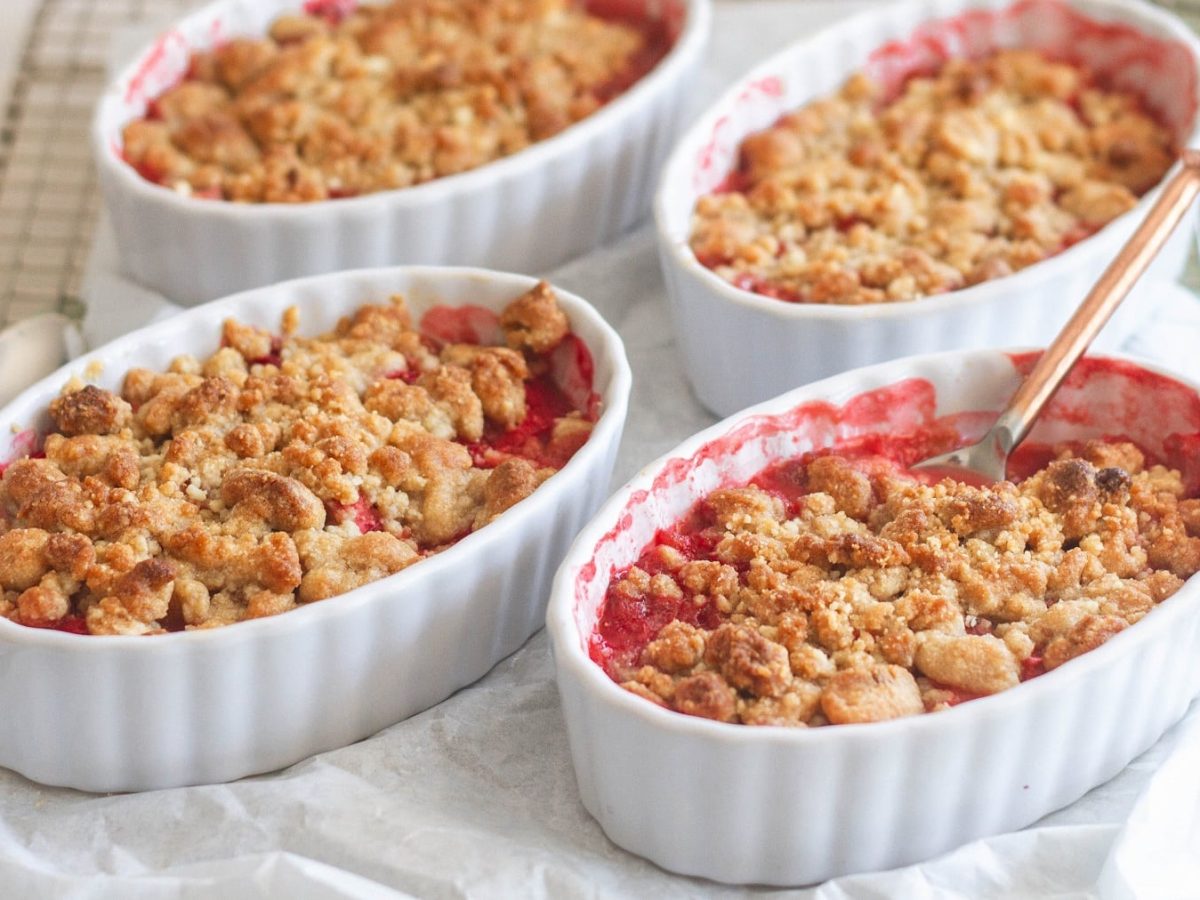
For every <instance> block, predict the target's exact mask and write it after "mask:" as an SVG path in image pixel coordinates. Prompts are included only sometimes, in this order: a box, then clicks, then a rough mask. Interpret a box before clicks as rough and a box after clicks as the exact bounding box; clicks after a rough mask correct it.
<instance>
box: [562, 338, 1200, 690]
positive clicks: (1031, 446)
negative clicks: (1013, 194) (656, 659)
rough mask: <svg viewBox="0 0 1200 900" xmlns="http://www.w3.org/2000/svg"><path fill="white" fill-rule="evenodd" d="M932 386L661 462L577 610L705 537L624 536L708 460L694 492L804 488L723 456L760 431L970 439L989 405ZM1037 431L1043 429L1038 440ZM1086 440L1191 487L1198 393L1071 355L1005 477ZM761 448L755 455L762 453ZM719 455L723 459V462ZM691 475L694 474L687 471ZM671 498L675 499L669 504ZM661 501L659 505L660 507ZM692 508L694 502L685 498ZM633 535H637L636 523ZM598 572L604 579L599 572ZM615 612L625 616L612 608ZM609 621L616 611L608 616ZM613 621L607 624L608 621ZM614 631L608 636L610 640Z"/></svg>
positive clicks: (1029, 356)
mask: <svg viewBox="0 0 1200 900" xmlns="http://www.w3.org/2000/svg"><path fill="white" fill-rule="evenodd" d="M1037 356H1038V354H1037V353H1024V354H1012V355H1010V359H1011V360H1012V363H1013V367H1014V369H1015V370H1016V371H1017V372H1018V373H1020V374H1025V373H1027V372H1028V370H1029V369H1030V368H1031V367H1032V365H1033V362H1034V361H1035V360H1036V359H1037ZM936 410H937V396H936V391H935V389H934V387H933V385H932V384H931V383H930V382H928V381H926V380H924V379H919V378H912V379H907V380H905V381H901V382H897V383H896V384H893V385H889V386H887V387H883V388H877V389H874V390H871V391H865V392H863V393H861V394H859V395H857V396H855V397H852V398H851V399H850V400H848V401H847V402H846V403H845V404H843V405H841V406H837V405H835V404H831V403H828V402H825V401H810V402H808V403H804V404H801V405H800V406H797V407H795V408H794V409H791V410H788V411H787V412H784V413H779V414H775V415H770V416H756V417H753V418H750V419H748V420H746V421H745V422H743V423H742V424H741V425H739V426H737V427H735V428H734V429H732V430H731V431H729V432H728V433H726V434H725V435H722V436H721V437H719V438H717V439H715V440H713V441H710V442H709V443H707V444H705V445H704V446H702V447H701V448H700V449H699V450H698V451H697V452H696V453H695V454H693V455H692V456H691V457H689V458H686V459H685V458H676V459H672V460H670V461H668V462H667V463H666V464H665V465H664V466H663V468H662V470H661V471H660V472H659V473H658V474H657V475H656V476H655V478H654V480H653V481H652V483H651V485H650V487H649V489H648V490H640V491H636V492H634V493H633V494H632V495H631V496H630V498H629V500H628V501H627V503H626V506H625V510H624V511H623V512H622V514H621V515H620V516H619V518H618V521H617V523H616V524H615V525H614V526H613V527H612V528H611V529H610V530H609V531H608V532H607V533H605V534H604V535H603V536H602V537H601V538H600V539H599V540H598V541H597V542H596V544H595V547H594V550H593V559H592V560H591V561H590V562H589V563H588V564H587V565H585V566H583V567H582V568H581V569H580V572H579V575H578V577H577V578H576V583H575V601H576V616H577V617H578V616H580V615H581V611H582V610H585V609H587V607H588V601H589V598H591V597H593V596H595V595H596V592H597V591H602V590H603V589H604V586H605V585H606V584H607V581H611V579H612V578H613V576H614V574H615V573H616V572H618V571H620V570H623V569H624V568H626V567H627V566H628V565H630V564H631V563H633V562H634V561H635V560H636V559H637V558H638V557H640V556H642V555H643V554H644V553H645V552H646V551H647V550H649V549H651V548H652V547H654V546H658V545H660V544H664V543H666V544H670V545H671V546H675V547H676V548H677V549H680V550H681V551H682V552H685V553H686V552H687V550H686V549H685V548H687V547H689V546H691V544H690V543H689V542H692V543H694V542H695V541H697V540H705V539H710V537H709V538H706V537H705V536H704V535H703V534H690V533H689V532H688V528H687V523H688V514H684V515H683V516H673V517H672V522H671V523H663V524H664V525H666V527H662V526H661V525H660V526H659V527H658V528H656V529H655V531H654V533H653V536H652V537H651V539H650V541H649V542H648V543H646V544H645V545H642V546H635V545H634V544H633V542H632V541H631V540H630V538H629V534H630V533H631V532H634V530H635V528H636V527H637V526H638V525H643V526H644V525H645V524H649V523H653V522H656V521H661V515H662V514H663V512H659V513H658V515H657V516H656V506H658V505H659V504H664V505H665V504H666V503H668V502H671V501H668V500H667V499H666V498H667V496H668V495H669V494H671V493H672V492H673V491H675V490H677V489H678V488H679V487H680V486H681V485H686V483H687V482H688V481H689V480H691V479H693V477H694V476H695V475H697V473H699V472H701V471H702V470H703V469H705V467H710V466H714V465H715V466H716V467H717V476H718V477H717V478H716V479H715V481H716V482H717V483H713V480H714V479H713V478H712V477H711V474H707V475H706V476H705V478H704V483H705V484H707V485H711V486H710V487H706V488H705V489H704V491H703V494H705V495H706V494H707V493H708V492H709V491H711V490H715V489H716V488H717V487H725V486H730V485H733V484H744V483H747V482H748V481H753V482H754V483H756V484H759V485H760V486H762V487H763V488H764V489H766V490H769V491H771V492H772V493H775V494H776V495H777V496H780V497H781V498H782V499H784V500H785V502H787V503H788V504H789V505H790V504H791V503H794V501H795V499H796V498H798V497H799V496H801V495H802V494H803V493H804V486H803V485H802V484H800V483H798V482H797V481H796V480H795V479H792V478H789V476H788V471H787V470H788V468H789V467H790V464H789V463H788V462H781V463H777V464H774V465H767V466H764V467H763V468H762V469H760V471H759V472H758V473H757V474H755V475H754V477H753V478H746V477H745V476H741V477H738V476H736V474H735V469H734V467H733V466H732V465H729V464H728V462H729V460H731V459H732V458H733V457H734V456H735V455H736V454H737V453H738V452H739V451H740V450H742V448H744V447H746V446H748V445H751V444H756V443H757V444H759V445H760V447H762V448H763V451H765V450H766V448H767V447H768V446H769V443H768V442H769V440H770V439H772V438H775V437H776V436H780V435H782V436H785V437H788V438H790V439H791V441H792V442H793V443H794V444H795V445H797V446H800V447H803V446H805V445H808V446H809V447H811V449H810V450H807V451H805V450H800V451H798V452H795V453H793V454H791V455H790V456H789V459H793V460H794V459H804V458H805V457H806V456H812V455H814V454H816V453H821V452H828V451H832V450H836V451H837V452H838V453H840V454H844V455H849V456H852V457H858V458H860V459H863V458H870V457H881V458H883V459H884V460H888V461H890V463H894V464H896V465H899V466H900V467H902V468H907V467H908V466H911V465H912V464H913V463H914V462H917V461H919V460H921V459H924V458H926V457H928V456H930V455H932V454H935V453H939V452H944V451H945V450H949V449H953V448H954V447H956V446H962V445H963V444H964V443H966V442H968V441H969V440H972V439H974V438H976V437H978V436H979V435H980V434H982V432H983V431H984V430H985V429H986V427H987V426H988V425H989V424H990V423H991V422H992V421H993V420H994V418H995V411H994V410H974V411H966V412H960V413H956V414H952V415H943V416H940V417H939V416H937V414H936ZM1039 435H1040V436H1041V437H1040V438H1039ZM1093 437H1101V438H1111V439H1126V440H1132V441H1133V442H1134V443H1136V444H1138V445H1139V446H1140V447H1141V448H1142V449H1143V451H1145V452H1146V454H1147V459H1148V461H1150V462H1154V461H1158V460H1161V461H1163V462H1165V463H1166V464H1167V465H1170V466H1171V467H1172V468H1176V469H1179V470H1180V471H1181V472H1182V473H1183V474H1184V480H1185V484H1186V485H1187V488H1188V490H1189V491H1196V490H1200V394H1198V393H1197V391H1196V389H1195V388H1192V387H1189V386H1187V385H1185V384H1183V383H1181V382H1179V381H1176V380H1175V379H1173V378H1170V377H1168V376H1165V375H1160V374H1158V373H1155V372H1151V371H1149V370H1146V369H1143V368H1141V367H1139V366H1136V365H1134V364H1132V363H1128V362H1125V361H1123V360H1113V359H1105V358H1089V359H1084V360H1082V361H1081V362H1080V363H1079V364H1077V366H1076V368H1075V370H1074V371H1073V372H1072V374H1071V376H1070V377H1069V378H1068V379H1067V381H1066V383H1065V384H1064V386H1063V387H1062V388H1061V389H1060V393H1059V395H1058V396H1056V398H1055V399H1054V400H1053V401H1052V402H1051V403H1050V404H1049V406H1048V407H1047V409H1046V410H1045V411H1044V412H1043V414H1042V420H1041V421H1040V422H1039V425H1038V427H1037V429H1035V431H1034V433H1033V436H1032V439H1031V441H1030V442H1027V443H1026V444H1025V445H1023V446H1022V447H1021V448H1020V449H1019V450H1018V452H1017V453H1016V454H1014V457H1013V459H1012V462H1011V465H1010V477H1016V478H1019V477H1022V476H1023V474H1028V473H1029V472H1031V471H1034V470H1035V469H1037V468H1039V467H1040V466H1041V465H1044V464H1045V462H1047V461H1049V459H1050V458H1051V454H1052V450H1051V447H1050V444H1052V443H1059V442H1062V441H1066V440H1072V439H1075V440H1083V439H1088V438H1093ZM764 455H765V452H764ZM723 463H726V464H724V465H723ZM696 480H697V481H699V480H700V479H696ZM684 491H685V495H687V496H692V497H694V498H695V499H696V500H698V499H699V492H698V490H697V489H692V488H687V487H685V488H684ZM674 503H675V505H677V504H678V501H674ZM659 508H660V510H661V509H662V507H659ZM692 509H693V510H694V509H695V506H694V503H693V507H692ZM635 533H636V532H635ZM602 573H603V574H605V575H607V581H605V582H604V583H603V584H602V583H601V582H600V580H599V579H598V577H597V576H598V575H600V574H602ZM605 615H607V607H606V605H605V603H604V602H603V601H602V602H601V603H600V604H599V605H598V606H596V613H595V617H596V619H595V621H589V622H583V621H581V623H580V624H581V627H582V629H583V630H584V631H585V633H590V637H589V645H588V649H589V654H590V655H591V657H592V659H593V660H595V661H596V662H598V663H599V664H601V665H604V663H605V661H606V659H608V658H609V654H610V653H611V650H612V647H613V646H618V645H619V646H624V645H625V643H627V638H628V639H629V640H632V637H630V636H628V635H621V634H617V633H616V631H617V630H619V627H618V626H617V625H612V627H611V628H610V627H609V626H605V625H604V624H603V621H604V616H605ZM618 618H620V619H621V620H622V621H623V620H624V618H627V617H625V616H624V615H619V616H618ZM612 621H613V622H615V621H616V620H615V619H614V620H612ZM614 629H615V630H614ZM610 638H611V639H613V640H615V641H616V644H615V645H614V644H610V643H609V640H610ZM1043 672H1044V667H1043V666H1042V663H1041V660H1040V659H1034V660H1032V661H1030V662H1029V663H1028V664H1027V665H1026V667H1025V668H1024V669H1023V670H1022V673H1021V678H1022V680H1028V679H1029V678H1033V677H1036V676H1038V675H1040V674H1042V673H1043Z"/></svg>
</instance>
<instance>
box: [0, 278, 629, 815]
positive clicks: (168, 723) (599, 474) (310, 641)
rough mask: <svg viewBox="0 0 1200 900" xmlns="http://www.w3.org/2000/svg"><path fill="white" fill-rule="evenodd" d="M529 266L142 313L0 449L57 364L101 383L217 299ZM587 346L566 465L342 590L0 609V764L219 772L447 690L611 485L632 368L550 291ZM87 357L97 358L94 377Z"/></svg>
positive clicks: (147, 779) (309, 307)
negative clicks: (576, 428) (113, 611)
mask: <svg viewBox="0 0 1200 900" xmlns="http://www.w3.org/2000/svg"><path fill="white" fill-rule="evenodd" d="M533 284H535V280H534V279H532V278H527V277H525V276H520V275H508V274H500V273H495V272H488V271H483V270H478V269H439V268H433V267H410V268H395V269H376V270H364V271H359V272H348V273H342V274H337V275H327V276H320V277H314V278H308V279H303V280H299V281H293V282H289V283H285V284H281V285H277V286H273V287H269V288H262V289H259V290H255V291H249V292H247V293H244V294H239V295H237V296H233V297H229V298H227V299H225V300H221V301H217V302H215V303H211V304H208V305H206V306H204V307H203V308H200V309H195V310H190V311H188V312H186V313H182V314H180V315H177V316H175V317H173V318H171V319H169V320H167V321H165V322H161V323H159V324H156V325H151V326H149V327H147V328H144V329H141V330H140V331H136V332H133V333H132V334H130V335H128V336H126V337H123V338H121V339H119V340H116V341H114V342H112V343H110V344H107V345H106V346H104V347H102V348H100V349H98V350H96V351H94V352H92V353H88V354H86V355H85V356H82V357H80V358H79V359H77V360H75V361H73V362H72V363H71V364H70V365H68V366H66V367H65V368H63V369H60V370H59V371H58V372H56V373H55V374H54V375H51V376H49V377H48V378H46V379H44V380H42V381H40V382H39V383H38V384H36V385H34V386H33V387H31V388H30V389H29V390H27V391H25V392H24V393H23V394H21V396H20V397H18V398H17V399H16V400H14V401H13V402H12V403H10V404H9V405H8V406H6V407H4V408H3V410H0V434H2V437H0V459H5V460H7V459H9V458H11V457H12V456H13V455H14V449H15V448H14V447H13V444H14V440H16V430H19V429H24V428H26V427H30V426H32V427H35V428H44V427H45V426H46V424H47V423H48V419H46V418H45V410H46V406H47V404H48V403H49V402H50V400H52V399H53V398H54V397H55V396H57V395H58V392H59V390H60V389H61V387H62V385H63V384H64V383H65V382H66V381H67V379H68V378H69V377H71V376H72V375H80V376H82V377H84V378H87V379H88V380H93V381H95V382H96V383H98V384H100V385H101V386H102V387H107V388H110V389H111V388H117V387H119V385H120V383H121V380H122V378H123V376H124V373H125V372H126V370H128V369H129V368H130V367H132V366H147V367H150V368H154V369H161V368H164V367H166V365H167V364H168V363H169V362H170V361H171V359H173V358H174V357H176V356H178V355H179V354H181V353H192V354H197V355H207V354H210V353H212V352H213V351H215V350H216V349H217V347H218V345H219V341H220V332H221V322H222V321H223V320H224V319H225V318H227V317H230V316H236V317H237V318H238V319H239V320H240V321H243V322H248V323H251V324H254V325H259V326H263V327H267V328H271V329H275V328H277V327H278V325H279V320H280V315H281V314H282V313H283V311H284V309H285V308H287V307H289V306H296V307H297V308H298V309H299V311H300V315H301V331H302V333H304V334H314V333H318V332H321V331H325V330H328V329H330V328H332V327H333V326H334V324H335V323H336V322H337V319H338V317H339V316H341V315H345V314H347V313H349V312H351V311H352V310H354V309H356V308H357V307H359V306H361V305H362V304H363V303H366V302H380V301H383V300H386V298H387V297H388V296H390V295H391V294H393V293H397V292H398V293H401V294H403V295H404V296H405V298H406V299H407V300H408V302H409V305H410V308H411V309H412V310H413V312H414V314H417V315H419V314H420V313H421V312H422V311H423V310H425V309H427V308H429V307H430V306H431V305H435V304H438V305H441V304H445V305H449V306H457V305H460V304H463V303H471V304H475V305H479V306H485V307H488V308H490V309H493V310H497V311H498V310H500V309H502V308H503V307H504V306H505V305H506V304H507V303H508V302H510V301H511V300H512V299H513V298H515V297H517V296H518V295H520V294H521V293H522V292H524V291H526V290H528V289H529V288H530V287H532V286H533ZM557 294H558V297H559V299H560V302H561V305H562V308H563V310H564V311H565V312H566V313H567V316H568V318H569V319H570V322H571V328H572V331H573V332H574V333H575V334H577V335H578V336H579V337H580V338H581V339H582V340H583V341H584V343H585V344H586V345H587V346H588V348H589V349H590V351H591V354H592V357H593V361H594V366H595V376H594V383H593V387H594V390H595V391H596V393H597V394H598V395H599V396H600V398H601V409H602V412H601V414H600V417H599V419H598V420H597V422H596V425H595V429H594V431H593V432H592V435H591V437H590V438H589V439H588V441H587V443H586V444H584V446H583V447H582V448H580V450H579V451H578V452H577V453H576V454H575V455H574V457H572V459H571V460H570V462H568V463H567V465H566V466H564V467H563V469H562V470H561V471H560V472H559V473H558V474H556V475H554V476H553V477H552V478H550V479H549V480H548V481H547V482H545V483H544V484H543V485H542V486H541V487H539V488H538V489H537V490H536V491H535V492H534V493H533V494H532V495H531V496H530V497H528V498H526V499H525V500H523V501H521V502H520V503H518V504H517V505H516V506H514V507H513V508H512V509H511V510H509V511H508V512H506V513H504V514H503V515H502V516H501V517H500V518H499V519H498V520H497V521H496V522H494V523H493V524H491V525H489V526H488V527H486V528H483V529H481V530H479V531H477V532H475V533H473V534H471V535H468V536H467V537H465V538H463V540H462V541H460V542H459V543H458V544H456V545H455V546H453V547H451V548H450V549H448V550H446V551H444V552H442V553H440V554H437V555H435V556H432V557H429V558H428V559H425V560H422V561H421V562H419V563H418V564H416V565H414V566H412V567H411V568H408V569H406V570H405V571H403V572H400V573H398V574H396V575H393V576H391V577H388V578H384V579H381V580H379V581H376V582H373V583H371V584H368V585H366V586H364V587H361V588H359V589H357V590H354V591H351V592H349V593H347V594H343V595H341V596H338V597H335V598H331V599H330V600H327V601H324V602H322V603H315V604H312V605H310V606H305V607H302V608H299V609H295V610H292V611H290V612H287V613H284V614H280V615H278V616H274V617H270V618H266V619H257V620H253V621H247V622H239V623H237V624H235V625H230V626H226V627H224V628H217V629H212V630H201V631H193V632H179V633H175V634H167V635H159V636H154V637H98V636H79V635H73V634H65V633H62V632H57V631H49V630H44V629H37V628H28V627H25V626H22V625H16V624H14V623H12V622H10V621H8V620H7V619H0V672H2V673H3V677H4V683H5V685H6V690H5V692H4V697H3V700H0V709H2V710H3V714H4V720H5V722H6V725H5V727H4V728H3V729H0V765H3V766H6V767H8V768H11V769H15V770H16V771H18V772H20V773H21V774H23V775H26V776H27V777H29V778H32V779H33V780H34V781H40V782H42V783H45V784H53V785H63V786H68V787H75V788H81V789H83V790H90V791H130V790H146V789H151V788H163V787H172V786H178V785H185V784H199V783H208V782H217V781H228V780H231V779H234V778H239V777H241V776H243V775H249V774H252V773H256V772H265V771H270V770H273V769H278V768H280V767H281V766H286V765H289V764H291V763H294V762H296V761H298V760H300V759H303V758H305V757H307V756H310V755H312V754H314V753H318V752H320V751H322V750H328V749H331V748H334V747H340V746H343V745H345V744H349V743H351V742H353V741H356V740H359V739H361V738H364V737H366V736H368V735H370V734H373V733H375V732H376V731H379V730H380V729H381V728H384V727H386V726H387V725H391V724H392V723H394V722H397V721H399V720H401V719H403V718H405V717H407V716H410V715H412V714H413V713H416V712H419V711H420V710H423V709H425V708H427V707H429V706H432V705H433V704H435V703H438V702H439V701H441V700H443V699H445V698H446V697H448V696H449V695H450V694H451V693H453V692H454V691H456V690H458V689H459V688H461V687H463V686H465V685H467V684H470V683H471V682H472V681H475V680H476V679H477V678H479V677H480V676H482V675H483V674H484V673H485V672H487V671H488V670H489V669H490V668H491V667H492V666H493V665H494V664H495V663H496V662H497V661H499V660H500V659H501V658H503V657H504V656H507V655H508V654H510V653H512V652H513V651H514V650H516V649H517V648H518V647H519V646H520V645H521V644H522V643H524V642H525V640H526V639H527V638H528V637H529V636H530V635H531V634H533V632H534V631H536V630H537V629H538V628H539V627H540V626H541V623H542V620H543V618H544V611H545V603H546V599H547V597H548V594H549V585H550V579H551V576H552V575H553V572H554V568H555V566H557V564H558V562H559V561H560V560H561V559H562V556H563V554H564V553H565V551H566V548H567V545H568V543H569V541H570V539H571V538H572V537H573V536H574V534H575V532H576V531H577V530H578V529H579V527H580V526H581V525H582V524H583V522H584V521H586V519H587V517H588V516H589V515H591V513H592V512H593V511H594V510H595V509H596V507H597V506H599V504H600V502H601V501H602V500H603V498H604V497H605V496H606V495H607V493H608V483H609V479H610V477H611V474H612V467H613V463H614V460H615V458H616V452H617V445H618V443H619V442H620V437H621V430H622V427H623V425H624V420H625V412H626V406H627V402H628V395H629V387H630V373H629V366H628V364H627V362H626V360H625V352H624V348H623V346H622V344H621V340H620V338H619V337H618V336H617V334H616V333H615V332H614V331H613V330H612V329H611V328H610V327H609V326H608V325H607V324H606V323H605V322H604V320H603V319H602V318H601V317H600V316H599V314H598V313H596V311H595V310H593V309H592V308H591V306H589V305H588V304H587V303H586V302H585V301H583V300H581V299H580V298H579V297H577V296H575V295H573V294H569V293H567V292H565V291H557ZM97 373H98V374H97Z"/></svg>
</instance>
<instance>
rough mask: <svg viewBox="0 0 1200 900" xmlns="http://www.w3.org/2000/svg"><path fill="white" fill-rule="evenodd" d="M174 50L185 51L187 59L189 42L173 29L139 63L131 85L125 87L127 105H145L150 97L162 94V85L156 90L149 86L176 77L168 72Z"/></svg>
mask: <svg viewBox="0 0 1200 900" xmlns="http://www.w3.org/2000/svg"><path fill="white" fill-rule="evenodd" d="M174 49H180V50H183V51H184V57H185V58H186V54H187V41H186V40H184V37H183V35H182V34H181V33H180V32H179V31H177V30H176V29H174V28H172V29H171V30H170V31H167V32H165V33H164V34H162V35H160V36H159V37H158V39H157V40H156V41H155V42H154V44H153V45H152V46H151V47H150V50H149V52H147V53H146V55H145V56H143V57H142V59H141V61H140V62H139V63H138V66H137V68H136V69H135V70H134V73H133V75H131V76H130V78H129V83H128V84H127V85H126V87H125V103H126V104H127V105H131V104H134V103H145V102H147V100H148V99H149V97H150V95H152V94H157V93H159V92H160V90H161V85H157V86H156V88H151V87H150V86H149V83H150V81H151V80H154V81H156V82H160V81H169V80H171V79H173V78H174V77H175V76H174V75H172V74H169V73H168V72H167V71H166V70H167V69H168V68H169V67H170V65H171V61H172V50H174Z"/></svg>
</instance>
